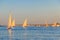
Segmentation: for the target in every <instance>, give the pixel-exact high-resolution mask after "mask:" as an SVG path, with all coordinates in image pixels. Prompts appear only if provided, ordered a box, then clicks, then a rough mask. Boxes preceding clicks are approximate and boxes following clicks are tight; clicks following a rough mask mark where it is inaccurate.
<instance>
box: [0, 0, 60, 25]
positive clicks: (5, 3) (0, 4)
mask: <svg viewBox="0 0 60 40" xmlns="http://www.w3.org/2000/svg"><path fill="white" fill-rule="evenodd" d="M9 14H12V16H13V17H14V18H15V19H16V23H17V24H19V23H23V21H24V19H25V18H26V17H27V19H28V21H29V23H45V20H48V23H53V22H54V20H55V19H57V21H58V22H60V0H0V24H4V25H5V24H7V22H8V16H9Z"/></svg>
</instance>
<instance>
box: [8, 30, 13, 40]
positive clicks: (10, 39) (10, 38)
mask: <svg viewBox="0 0 60 40" xmlns="http://www.w3.org/2000/svg"><path fill="white" fill-rule="evenodd" d="M8 33H9V40H12V30H11V29H8Z"/></svg>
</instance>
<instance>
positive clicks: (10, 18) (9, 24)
mask: <svg viewBox="0 0 60 40" xmlns="http://www.w3.org/2000/svg"><path fill="white" fill-rule="evenodd" d="M11 21H12V17H11V15H9V19H8V29H9V28H11Z"/></svg>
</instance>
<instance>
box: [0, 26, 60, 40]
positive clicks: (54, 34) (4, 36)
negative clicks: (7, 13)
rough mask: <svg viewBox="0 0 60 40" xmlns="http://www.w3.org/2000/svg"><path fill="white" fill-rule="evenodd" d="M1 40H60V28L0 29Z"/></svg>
mask: <svg viewBox="0 0 60 40" xmlns="http://www.w3.org/2000/svg"><path fill="white" fill-rule="evenodd" d="M0 40H60V27H55V28H54V27H48V28H46V27H42V26H41V27H34V26H29V27H27V28H25V29H24V28H23V27H14V28H13V29H12V30H7V28H6V27H0Z"/></svg>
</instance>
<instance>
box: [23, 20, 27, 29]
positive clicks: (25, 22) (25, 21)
mask: <svg viewBox="0 0 60 40" xmlns="http://www.w3.org/2000/svg"><path fill="white" fill-rule="evenodd" d="M27 26H28V23H27V19H25V20H24V23H23V28H26V27H27Z"/></svg>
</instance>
